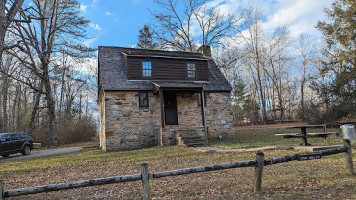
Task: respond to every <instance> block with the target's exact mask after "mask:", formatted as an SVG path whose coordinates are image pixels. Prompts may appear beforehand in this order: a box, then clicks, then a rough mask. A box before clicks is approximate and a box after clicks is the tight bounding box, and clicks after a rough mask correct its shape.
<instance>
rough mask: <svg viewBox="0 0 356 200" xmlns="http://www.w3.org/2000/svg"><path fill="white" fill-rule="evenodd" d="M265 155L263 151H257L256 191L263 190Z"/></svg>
mask: <svg viewBox="0 0 356 200" xmlns="http://www.w3.org/2000/svg"><path fill="white" fill-rule="evenodd" d="M264 156H265V154H264V153H263V152H261V151H259V152H257V154H256V162H257V163H256V166H255V187H254V191H255V193H257V192H260V191H261V187H262V171H263V165H264Z"/></svg>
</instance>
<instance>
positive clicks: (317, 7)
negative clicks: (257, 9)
mask: <svg viewBox="0 0 356 200" xmlns="http://www.w3.org/2000/svg"><path fill="white" fill-rule="evenodd" d="M331 2H332V0H312V1H310V0H298V1H294V0H278V2H277V3H274V4H273V6H272V7H271V10H269V13H267V15H268V16H267V21H266V22H265V26H266V27H268V28H276V27H278V26H288V27H289V28H290V30H291V33H292V35H294V36H296V35H299V34H301V33H310V34H312V35H315V34H319V33H318V31H317V29H316V28H315V25H316V24H317V22H318V21H319V20H323V19H324V18H325V13H324V12H323V9H324V8H325V7H329V6H330V4H331Z"/></svg>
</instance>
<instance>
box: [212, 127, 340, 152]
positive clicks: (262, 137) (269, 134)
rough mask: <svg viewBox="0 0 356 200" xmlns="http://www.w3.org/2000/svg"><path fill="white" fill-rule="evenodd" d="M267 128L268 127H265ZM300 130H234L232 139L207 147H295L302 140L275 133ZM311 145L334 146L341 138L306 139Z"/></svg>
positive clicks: (216, 142) (213, 142)
mask: <svg viewBox="0 0 356 200" xmlns="http://www.w3.org/2000/svg"><path fill="white" fill-rule="evenodd" d="M267 127H268V126H267ZM307 131H308V132H309V131H313V132H321V129H314V130H313V129H307ZM327 131H328V132H339V133H340V129H338V128H328V129H327ZM299 132H300V129H284V128H265V129H236V130H235V134H236V136H235V137H233V138H223V139H212V140H209V145H211V146H215V147H230V148H245V147H264V146H297V145H300V144H301V143H302V142H303V140H302V138H288V139H285V138H283V136H275V135H274V134H276V133H299ZM307 139H308V143H310V144H312V145H334V144H342V143H343V141H342V137H336V135H335V134H332V135H329V136H328V137H327V138H326V139H324V138H320V137H317V138H307Z"/></svg>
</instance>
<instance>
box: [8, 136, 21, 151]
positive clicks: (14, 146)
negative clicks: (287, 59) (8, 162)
mask: <svg viewBox="0 0 356 200" xmlns="http://www.w3.org/2000/svg"><path fill="white" fill-rule="evenodd" d="M10 148H11V150H14V151H19V150H20V149H21V148H22V142H21V137H20V134H12V135H11V147H10Z"/></svg>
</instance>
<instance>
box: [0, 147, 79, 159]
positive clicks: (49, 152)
mask: <svg viewBox="0 0 356 200" xmlns="http://www.w3.org/2000/svg"><path fill="white" fill-rule="evenodd" d="M81 149H82V148H81V147H70V148H63V149H50V150H34V151H31V154H30V155H27V156H23V155H22V154H21V153H17V154H11V155H10V156H9V157H8V158H2V157H0V162H3V161H7V160H18V159H25V158H35V157H40V156H49V155H57V154H65V153H72V152H77V151H80V150H81Z"/></svg>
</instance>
